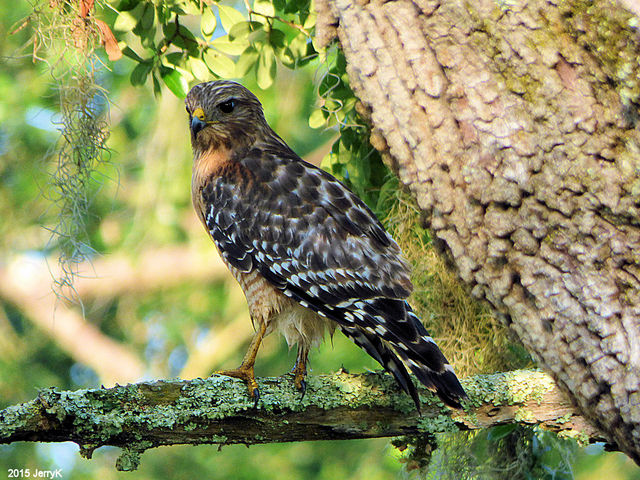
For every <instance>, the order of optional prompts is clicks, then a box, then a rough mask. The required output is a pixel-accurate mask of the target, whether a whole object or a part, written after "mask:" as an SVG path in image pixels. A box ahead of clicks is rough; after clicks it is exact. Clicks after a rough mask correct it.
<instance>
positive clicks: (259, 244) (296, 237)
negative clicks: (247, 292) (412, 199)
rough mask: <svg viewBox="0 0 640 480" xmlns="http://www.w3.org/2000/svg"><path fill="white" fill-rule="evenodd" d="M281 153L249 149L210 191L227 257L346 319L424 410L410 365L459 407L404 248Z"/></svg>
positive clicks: (339, 188)
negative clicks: (415, 307)
mask: <svg viewBox="0 0 640 480" xmlns="http://www.w3.org/2000/svg"><path fill="white" fill-rule="evenodd" d="M278 147H279V148H277V149H274V150H273V151H270V150H269V149H268V148H266V149H265V148H262V149H254V150H251V151H249V152H248V153H247V154H246V155H245V156H244V157H243V158H242V159H238V160H237V162H238V165H239V166H238V165H236V167H237V168H234V169H229V171H228V172H227V173H224V172H223V173H222V174H220V175H217V176H216V177H214V178H212V180H211V182H210V183H209V184H208V186H207V188H205V190H204V191H203V192H202V195H203V200H204V202H205V205H206V206H207V207H206V212H205V215H206V218H205V221H206V225H207V228H208V229H209V232H210V234H211V236H212V238H213V240H214V241H215V243H216V245H217V246H218V249H219V250H220V252H221V254H222V256H223V258H224V259H225V260H226V261H227V262H228V263H229V264H231V265H233V266H234V267H235V268H237V269H239V270H240V271H243V272H249V271H252V270H253V269H257V270H258V271H259V272H260V273H261V275H262V276H264V278H265V279H266V280H267V281H269V282H270V283H271V284H272V285H274V286H275V287H277V288H278V289H279V290H281V291H282V292H283V293H284V294H285V295H287V296H289V297H291V298H293V299H295V300H296V301H298V302H299V303H300V304H301V305H303V306H305V307H308V308H311V309H313V310H314V311H316V312H317V313H318V314H320V315H323V316H325V317H327V318H329V319H331V320H333V321H335V322H337V323H338V324H339V326H340V327H341V329H342V331H343V333H345V335H346V336H348V337H349V338H350V339H351V340H352V341H354V343H356V344H357V345H358V346H360V347H361V348H362V349H364V350H365V351H366V352H367V353H368V354H369V355H371V356H372V357H373V358H374V359H376V360H377V361H378V362H379V363H380V364H381V365H382V366H383V367H384V368H385V369H386V370H388V371H389V372H390V373H392V374H393V375H394V377H395V379H396V381H397V382H398V383H399V385H400V386H401V387H402V388H403V389H404V390H405V391H406V392H407V393H408V394H409V395H411V397H412V398H413V399H414V401H415V402H416V405H419V400H418V395H417V393H416V390H415V386H414V385H413V383H412V381H411V379H410V377H409V375H408V373H407V369H406V368H405V366H404V364H403V362H404V363H406V365H408V367H409V368H410V369H411V371H412V372H413V373H414V374H415V375H416V377H417V378H418V379H419V380H420V382H421V383H423V384H424V385H425V386H427V387H428V388H430V389H432V390H435V391H436V392H437V394H438V395H439V396H440V398H441V399H442V400H443V401H444V402H445V403H447V404H448V405H451V406H454V407H459V406H460V403H459V401H460V399H461V398H463V397H464V396H465V393H464V390H463V389H462V386H461V385H460V383H459V381H458V379H457V378H456V376H455V374H454V373H453V369H452V368H451V366H450V365H449V364H448V362H447V360H446V358H445V357H444V355H443V354H442V352H440V349H439V348H438V347H437V346H436V344H435V342H434V341H433V339H432V338H431V337H430V336H429V334H428V332H427V331H426V329H425V328H424V326H423V325H422V324H421V323H420V321H419V319H418V318H417V317H416V316H415V314H413V312H412V311H411V308H410V307H409V305H408V304H407V302H406V301H405V300H404V299H405V298H406V297H408V296H409V294H410V293H411V290H412V285H411V281H410V279H409V268H408V266H407V265H406V263H405V262H404V260H403V259H402V256H401V252H400V248H399V247H398V245H397V244H396V243H395V241H394V240H393V239H392V238H391V236H390V235H389V234H388V233H387V232H386V231H385V229H384V228H383V227H382V225H381V224H380V222H379V221H378V220H377V218H376V217H375V215H374V214H373V213H372V212H371V211H370V210H369V209H368V208H367V206H366V205H365V204H364V203H363V202H362V201H361V200H360V199H359V198H357V197H356V196H355V195H354V194H353V193H352V192H350V191H349V190H348V189H347V188H346V187H345V186H343V185H342V184H341V183H340V182H338V181H337V180H336V179H335V178H334V177H332V176H331V175H330V174H328V173H326V172H324V171H323V170H320V169H318V168H316V167H314V166H313V165H310V164H308V163H306V162H304V161H302V160H301V159H299V157H297V156H296V155H295V154H294V153H293V152H290V151H288V154H287V155H283V151H282V148H281V146H280V145H279V146H278ZM400 359H401V360H402V361H401V360H400Z"/></svg>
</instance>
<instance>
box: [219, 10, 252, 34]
mask: <svg viewBox="0 0 640 480" xmlns="http://www.w3.org/2000/svg"><path fill="white" fill-rule="evenodd" d="M218 15H220V21H221V22H222V27H223V28H224V29H225V31H226V32H227V33H229V32H230V31H231V29H232V28H233V26H234V25H235V24H237V23H240V22H244V21H245V20H246V19H245V17H244V15H242V14H241V13H240V12H239V11H238V10H236V9H235V8H233V7H228V6H226V5H222V4H218Z"/></svg>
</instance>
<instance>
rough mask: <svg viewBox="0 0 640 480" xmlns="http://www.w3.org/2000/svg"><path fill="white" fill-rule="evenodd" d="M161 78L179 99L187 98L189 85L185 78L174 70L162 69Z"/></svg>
mask: <svg viewBox="0 0 640 480" xmlns="http://www.w3.org/2000/svg"><path fill="white" fill-rule="evenodd" d="M160 76H161V77H162V81H163V82H164V83H165V85H166V86H167V87H169V90H171V91H172V92H173V94H174V95H175V96H176V97H178V98H185V97H186V96H187V90H188V89H189V85H188V84H187V81H186V79H185V78H184V76H183V75H182V74H181V73H180V72H179V71H178V70H176V69H174V68H168V67H160Z"/></svg>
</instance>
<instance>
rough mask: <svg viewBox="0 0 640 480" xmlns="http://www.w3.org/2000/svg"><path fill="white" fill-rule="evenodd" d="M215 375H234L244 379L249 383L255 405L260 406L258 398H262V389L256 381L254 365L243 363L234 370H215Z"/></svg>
mask: <svg viewBox="0 0 640 480" xmlns="http://www.w3.org/2000/svg"><path fill="white" fill-rule="evenodd" d="M214 375H224V376H225V377H233V378H239V379H240V380H243V381H244V382H245V383H246V384H247V390H248V391H249V396H250V397H251V398H253V407H254V408H256V407H257V406H258V400H260V389H259V388H258V382H256V377H255V375H254V373H253V365H251V366H247V365H245V364H244V363H243V364H242V365H240V366H239V367H238V368H234V369H233V370H218V371H216V372H214Z"/></svg>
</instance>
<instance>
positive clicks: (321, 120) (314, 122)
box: [309, 108, 327, 128]
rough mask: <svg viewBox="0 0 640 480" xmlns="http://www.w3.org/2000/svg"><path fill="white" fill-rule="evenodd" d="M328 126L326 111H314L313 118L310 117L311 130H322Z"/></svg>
mask: <svg viewBox="0 0 640 480" xmlns="http://www.w3.org/2000/svg"><path fill="white" fill-rule="evenodd" d="M326 125H327V117H326V115H325V112H324V110H322V109H321V108H318V109H317V110H314V111H313V113H312V114H311V116H310V117H309V126H310V127H311V128H320V127H324V126H326Z"/></svg>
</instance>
